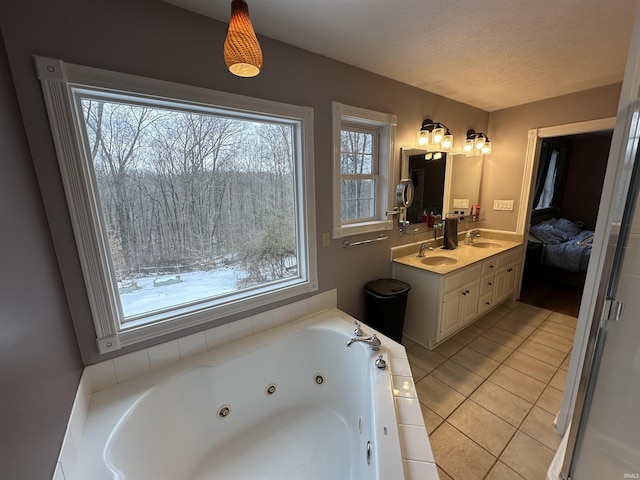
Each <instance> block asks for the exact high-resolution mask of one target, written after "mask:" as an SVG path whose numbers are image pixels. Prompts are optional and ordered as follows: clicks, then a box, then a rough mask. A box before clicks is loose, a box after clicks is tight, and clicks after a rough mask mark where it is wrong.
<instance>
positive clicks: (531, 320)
mask: <svg viewBox="0 0 640 480" xmlns="http://www.w3.org/2000/svg"><path fill="white" fill-rule="evenodd" d="M504 318H505V320H512V321H514V322H518V323H521V324H523V325H527V326H529V327H533V328H536V327H538V326H540V324H541V323H542V322H544V321H545V319H546V318H547V317H546V316H544V315H538V314H537V313H532V312H527V311H523V310H520V309H518V310H514V311H513V312H511V313H510V314H508V315H506V316H505V317H504Z"/></svg>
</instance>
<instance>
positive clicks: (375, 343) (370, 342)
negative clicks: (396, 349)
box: [347, 334, 382, 350]
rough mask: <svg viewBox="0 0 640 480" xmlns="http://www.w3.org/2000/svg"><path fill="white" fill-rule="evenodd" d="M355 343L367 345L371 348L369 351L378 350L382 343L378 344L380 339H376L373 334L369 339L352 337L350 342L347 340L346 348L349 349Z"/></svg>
mask: <svg viewBox="0 0 640 480" xmlns="http://www.w3.org/2000/svg"><path fill="white" fill-rule="evenodd" d="M355 342H363V343H366V344H367V345H369V346H370V347H371V350H378V349H379V348H380V345H382V342H380V339H379V338H378V337H376V335H375V334H374V335H371V336H370V337H367V338H362V337H354V338H352V339H351V340H349V341H348V342H347V347H350V346H351V345H353V344H354V343H355Z"/></svg>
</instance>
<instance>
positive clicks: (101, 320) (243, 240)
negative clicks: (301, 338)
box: [41, 62, 317, 352]
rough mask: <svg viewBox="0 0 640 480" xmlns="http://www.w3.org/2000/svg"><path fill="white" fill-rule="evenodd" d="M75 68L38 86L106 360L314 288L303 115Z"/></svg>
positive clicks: (308, 114)
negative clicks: (123, 349) (49, 113)
mask: <svg viewBox="0 0 640 480" xmlns="http://www.w3.org/2000/svg"><path fill="white" fill-rule="evenodd" d="M57 67H58V68H64V64H62V62H60V63H59V64H57ZM71 72H73V73H75V74H76V75H79V78H77V79H74V78H73V75H71V74H68V75H67V76H66V77H65V78H66V80H67V89H64V91H63V90H58V89H50V88H49V87H51V86H52V83H54V82H50V81H48V80H43V79H42V78H41V80H42V82H43V90H44V92H45V97H47V100H48V107H49V108H50V109H52V110H55V111H56V114H57V115H56V116H53V117H52V122H51V123H52V130H53V131H54V137H55V138H56V139H57V140H58V139H60V138H64V137H65V136H66V139H65V140H63V141H62V142H60V141H58V142H57V145H56V147H57V149H58V157H59V162H60V166H61V172H62V174H63V180H64V182H65V190H66V194H67V199H68V202H69V204H70V212H71V216H72V222H73V225H74V230H75V233H76V239H77V243H78V246H79V254H80V258H81V262H82V266H83V273H84V276H85V283H86V285H87V290H88V292H89V296H90V303H91V306H92V311H93V315H94V324H95V326H96V331H97V332H98V345H99V350H100V351H101V352H106V351H110V350H113V349H115V348H118V347H119V346H122V345H126V344H130V343H134V342H136V341H139V340H144V339H147V338H151V337H154V336H157V335H160V334H163V333H167V332H169V331H175V330H178V329H181V328H185V327H188V326H191V325H194V324H198V323H203V322H205V321H210V320H212V319H215V318H220V317H222V316H224V315H228V314H231V313H237V312H242V311H245V310H248V309H250V308H255V307H256V306H260V305H264V304H267V303H270V302H274V301H277V300H281V299H283V298H289V297H292V296H294V295H299V294H301V293H305V292H308V291H312V290H315V289H316V288H317V280H316V271H315V250H314V245H315V244H314V242H313V241H312V239H313V238H314V237H315V233H314V223H315V222H314V214H313V211H314V208H313V184H312V182H313V157H312V152H313V147H312V145H311V139H312V136H311V135H310V130H311V123H312V111H311V110H310V109H308V108H305V107H295V106H289V105H283V104H276V103H272V102H265V101H261V100H254V99H250V98H247V97H237V96H233V95H229V94H224V93H220V92H212V91H206V90H205V91H203V90H201V89H193V88H191V87H188V86H182V85H175V84H165V83H164V82H159V81H154V80H149V79H140V78H137V79H136V81H135V82H133V81H131V77H128V76H120V74H114V73H112V72H102V71H98V72H101V73H103V74H104V77H102V78H101V77H99V76H97V75H96V71H92V76H91V79H92V80H96V79H98V83H101V85H100V86H98V85H96V86H91V84H89V83H87V82H86V81H82V80H84V78H82V75H81V74H82V73H83V72H84V70H83V67H75V68H74V69H71ZM68 73H69V72H68ZM105 79H106V80H105ZM62 81H63V80H62V79H60V82H62ZM104 81H108V83H110V84H111V85H110V88H105V87H104V86H103V85H102V84H103V83H104ZM145 87H146V88H145ZM147 89H148V90H147ZM151 92H153V93H151ZM53 95H64V96H65V97H66V98H65V100H66V101H67V102H68V104H69V105H71V106H72V108H70V109H65V108H62V107H61V106H64V102H56V101H49V100H52V96H53ZM58 109H59V110H58ZM78 179H80V181H77V180H78Z"/></svg>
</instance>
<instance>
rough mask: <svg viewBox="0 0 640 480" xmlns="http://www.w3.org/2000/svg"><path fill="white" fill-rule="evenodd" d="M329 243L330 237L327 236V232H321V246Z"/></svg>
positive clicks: (326, 245)
mask: <svg viewBox="0 0 640 480" xmlns="http://www.w3.org/2000/svg"><path fill="white" fill-rule="evenodd" d="M330 243H331V237H330V236H329V232H324V233H323V234H322V246H323V247H328V246H329V244H330Z"/></svg>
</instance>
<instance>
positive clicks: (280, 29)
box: [164, 0, 636, 111]
mask: <svg viewBox="0 0 640 480" xmlns="http://www.w3.org/2000/svg"><path fill="white" fill-rule="evenodd" d="M164 1H166V2H167V3H171V4H173V5H177V6H179V7H182V8H185V9H188V10H192V11H194V12H197V13H201V14H203V15H208V16H210V17H212V18H215V19H217V20H220V21H223V22H225V23H226V22H228V21H229V13H230V5H231V2H230V1H229V0H227V1H225V0H164ZM247 2H248V4H249V10H250V13H251V19H252V22H253V25H254V28H255V30H256V32H257V33H258V34H261V35H265V36H267V37H271V38H273V39H276V40H280V41H282V42H285V43H288V44H291V45H295V46H297V47H300V48H303V49H305V50H308V51H311V52H315V53H318V54H321V55H324V56H327V57H330V58H333V59H335V60H339V61H341V62H344V63H348V64H350V65H354V66H357V67H360V68H363V69H365V70H369V71H371V72H375V73H377V74H380V75H383V76H385V77H389V78H393V79H395V80H399V81H401V82H403V83H407V84H409V85H413V86H415V87H418V88H421V89H424V90H427V91H430V92H433V93H437V94H439V95H443V96H445V97H448V98H451V99H454V100H458V101H460V102H463V103H466V104H469V105H473V106H475V107H478V108H482V109H484V110H487V111H494V110H499V109H502V108H508V107H512V106H515V105H521V104H525V103H529V102H534V101H537V100H542V99H545V98H551V97H555V96H558V95H564V94H567V93H572V92H577V91H581V90H586V89H590V88H595V87H599V86H603V85H609V84H612V83H616V82H620V81H622V77H623V73H624V67H625V62H626V55H627V49H628V45H629V40H630V38H631V30H632V27H633V19H634V15H635V9H636V0H562V1H558V0H528V1H522V0H483V1H482V2H479V1H473V0H447V1H444V0H428V1H427V0H395V1H392V0H247ZM268 61H269V59H268V58H265V62H268Z"/></svg>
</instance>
